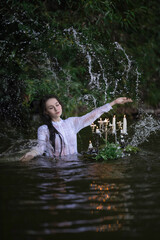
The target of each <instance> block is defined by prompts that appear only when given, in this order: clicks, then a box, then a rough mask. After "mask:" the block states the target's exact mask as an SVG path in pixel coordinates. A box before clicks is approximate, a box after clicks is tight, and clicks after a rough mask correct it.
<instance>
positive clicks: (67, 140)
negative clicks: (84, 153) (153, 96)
mask: <svg viewBox="0 0 160 240" xmlns="http://www.w3.org/2000/svg"><path fill="white" fill-rule="evenodd" d="M127 102H132V100H131V99H130V98H126V97H120V98H117V99H116V100H114V101H113V102H110V103H107V104H105V105H104V106H102V107H99V108H96V109H94V110H93V111H91V112H90V113H87V114H86V115H84V116H82V117H70V118H67V119H66V120H63V119H61V114H62V105H61V103H60V101H59V99H58V98H57V97H56V96H54V95H49V96H46V97H44V98H43V99H42V100H41V110H42V113H41V114H42V118H43V120H44V123H45V124H44V125H42V126H40V127H39V128H38V146H37V147H35V148H34V149H32V150H31V151H30V152H28V153H26V154H25V155H24V156H23V157H22V158H21V160H22V161H27V160H31V159H32V158H34V157H35V156H38V155H42V154H45V155H46V156H48V157H53V156H65V155H69V154H77V133H78V132H79V131H80V130H81V129H82V128H85V127H87V126H89V125H90V124H91V123H92V122H94V121H95V120H96V119H97V118H99V117H100V116H101V115H102V114H103V113H105V112H108V111H110V110H111V109H112V107H113V106H114V105H115V104H124V103H127Z"/></svg>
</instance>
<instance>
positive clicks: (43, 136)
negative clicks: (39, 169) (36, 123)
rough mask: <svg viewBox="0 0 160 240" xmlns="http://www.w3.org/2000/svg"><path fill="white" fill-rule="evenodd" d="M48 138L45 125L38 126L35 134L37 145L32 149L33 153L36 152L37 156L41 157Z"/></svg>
mask: <svg viewBox="0 0 160 240" xmlns="http://www.w3.org/2000/svg"><path fill="white" fill-rule="evenodd" d="M48 136H49V132H48V127H47V125H43V126H40V127H39V128H38V132H37V137H38V145H37V146H36V147H34V151H35V152H37V155H42V154H43V153H44V152H45V150H46V144H47V141H48Z"/></svg>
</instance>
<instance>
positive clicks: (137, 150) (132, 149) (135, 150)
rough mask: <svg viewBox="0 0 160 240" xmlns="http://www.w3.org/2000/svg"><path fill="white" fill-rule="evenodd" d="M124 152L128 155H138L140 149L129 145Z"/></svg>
mask: <svg viewBox="0 0 160 240" xmlns="http://www.w3.org/2000/svg"><path fill="white" fill-rule="evenodd" d="M124 151H125V152H126V153H137V152H139V148H138V147H135V146H132V145H127V146H126V147H125V149H124Z"/></svg>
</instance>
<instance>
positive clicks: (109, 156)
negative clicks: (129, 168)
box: [95, 142, 123, 161]
mask: <svg viewBox="0 0 160 240" xmlns="http://www.w3.org/2000/svg"><path fill="white" fill-rule="evenodd" d="M122 154H123V151H122V149H121V147H120V145H119V144H114V143H108V142H107V143H106V145H105V147H103V148H102V149H101V150H99V152H98V154H97V156H96V157H95V159H96V160H104V161H107V160H113V159H117V158H120V157H122Z"/></svg>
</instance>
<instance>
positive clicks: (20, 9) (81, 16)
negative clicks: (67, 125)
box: [0, 0, 160, 123]
mask: <svg viewBox="0 0 160 240" xmlns="http://www.w3.org/2000/svg"><path fill="white" fill-rule="evenodd" d="M159 9H160V7H159V3H158V2H157V1H154V0H152V1H147V0H142V1H138V0H136V1H132V0H115V1H110V0H79V1H74V0H67V1H65V0H54V1H52V0H46V1H43V0H34V1H24V0H22V1H21V0H7V1H4V0H1V2H0V16H1V17H0V20H1V30H0V31H1V33H0V34H1V47H0V56H1V59H0V62H1V69H0V80H1V89H0V97H1V100H0V114H1V117H2V118H3V119H5V118H7V119H8V118H10V119H12V121H15V122H18V123H20V122H21V121H22V120H24V119H26V118H27V116H28V115H29V114H28V113H30V112H31V110H32V108H31V106H32V105H33V103H34V102H35V101H37V100H39V99H40V98H41V96H42V95H45V94H48V93H54V94H57V95H58V96H59V97H60V99H61V100H62V102H63V103H64V105H65V115H66V116H69V115H71V114H73V113H74V112H75V108H77V107H79V108H80V109H82V110H85V108H84V105H85V104H86V105H87V103H88V107H90V108H92V107H93V99H94V98H95V99H96V100H97V102H96V103H97V106H98V105H101V104H103V103H104V102H105V100H106V95H105V93H106V94H107V100H108V101H109V100H110V99H113V98H114V97H118V96H120V95H122V94H125V95H127V96H131V97H133V98H134V99H135V100H137V96H136V94H135V89H136V84H137V83H138V81H139V90H140V94H139V95H140V96H141V98H142V100H143V101H144V102H145V103H146V104H149V105H152V106H153V107H157V106H158V104H159V102H160V94H159V91H158V89H159V84H160V81H159V77H160V70H159V63H160V59H159V53H160V52H159V51H160V47H159V44H160V34H159V32H160V26H159V24H158V23H159ZM115 42H118V44H120V46H121V47H122V48H123V49H125V52H124V51H122V50H120V49H118V48H117V47H116V45H115ZM125 53H127V55H128V56H129V58H130V59H131V60H132V64H131V66H130V69H129V62H128V60H127V58H126V55H125ZM89 56H91V60H92V62H91V67H92V69H91V71H90V70H89ZM128 70H129V71H128ZM137 71H138V72H140V73H141V76H139V75H137ZM91 77H92V78H91ZM138 77H139V79H138V80H137V78H138ZM91 79H94V81H91ZM106 82H108V85H107V87H106ZM116 84H117V87H116V88H115V86H116ZM137 87H138V86H137ZM75 106H76V107H75ZM82 106H83V108H82Z"/></svg>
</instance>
